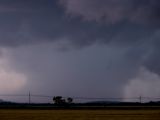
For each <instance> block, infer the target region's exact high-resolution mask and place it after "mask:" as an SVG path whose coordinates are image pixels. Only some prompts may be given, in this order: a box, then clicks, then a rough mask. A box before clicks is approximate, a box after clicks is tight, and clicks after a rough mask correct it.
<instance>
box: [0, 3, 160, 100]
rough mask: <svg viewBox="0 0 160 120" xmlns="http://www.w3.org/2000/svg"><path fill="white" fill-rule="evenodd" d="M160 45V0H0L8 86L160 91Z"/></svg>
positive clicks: (66, 92) (79, 92) (2, 84)
mask: <svg viewBox="0 0 160 120" xmlns="http://www.w3.org/2000/svg"><path fill="white" fill-rule="evenodd" d="M159 45H160V1H159V0H0V94H28V92H29V91H30V92H31V93H32V94H43V95H51V96H54V95H62V96H71V97H124V98H128V97H137V96H140V95H141V96H148V97H160V87H159V86H160V63H159V61H160V54H159V52H160V47H159ZM2 99H4V97H2ZM6 99H8V98H6ZM12 99H15V100H16V101H21V100H22V101H24V99H21V98H12ZM25 100H26V99H25Z"/></svg>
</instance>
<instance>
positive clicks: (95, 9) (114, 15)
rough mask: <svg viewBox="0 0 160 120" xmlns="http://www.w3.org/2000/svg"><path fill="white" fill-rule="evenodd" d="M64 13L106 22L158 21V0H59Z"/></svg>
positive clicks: (159, 3) (159, 8) (159, 2)
mask: <svg viewBox="0 0 160 120" xmlns="http://www.w3.org/2000/svg"><path fill="white" fill-rule="evenodd" d="M59 1H60V3H61V4H62V5H63V6H64V7H65V9H66V13H68V14H71V15H75V16H80V17H82V18H84V19H85V20H89V21H92V20H93V21H100V22H102V21H106V22H107V23H108V24H115V23H118V22H123V21H129V22H137V23H146V22H147V23H149V22H159V19H160V17H159V16H160V14H159V10H160V7H159V5H160V1H159V0H101V1H99V0H59Z"/></svg>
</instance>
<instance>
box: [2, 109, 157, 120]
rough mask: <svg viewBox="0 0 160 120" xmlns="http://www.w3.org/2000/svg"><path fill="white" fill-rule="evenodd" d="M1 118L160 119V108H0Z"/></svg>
mask: <svg viewBox="0 0 160 120" xmlns="http://www.w3.org/2000/svg"><path fill="white" fill-rule="evenodd" d="M0 119H1V120H159V119H160V110H154V109H148V110H144V109H141V110H116V109H115V110H107V109H106V110H38V109H37V110H31V109H0Z"/></svg>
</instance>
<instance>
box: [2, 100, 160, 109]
mask: <svg viewBox="0 0 160 120" xmlns="http://www.w3.org/2000/svg"><path fill="white" fill-rule="evenodd" d="M0 109H93V110H94V109H95V110H96V109H123V110H127V109H132V110H136V109H159V110H160V102H148V103H138V102H94V103H93V102H90V103H70V104H68V103H64V104H50V103H48V104H46V103H44V104H38V103H30V104H28V103H12V102H4V103H0Z"/></svg>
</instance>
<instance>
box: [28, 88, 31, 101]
mask: <svg viewBox="0 0 160 120" xmlns="http://www.w3.org/2000/svg"><path fill="white" fill-rule="evenodd" d="M28 100H29V101H28V103H29V104H31V93H30V91H29V96H28Z"/></svg>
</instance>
